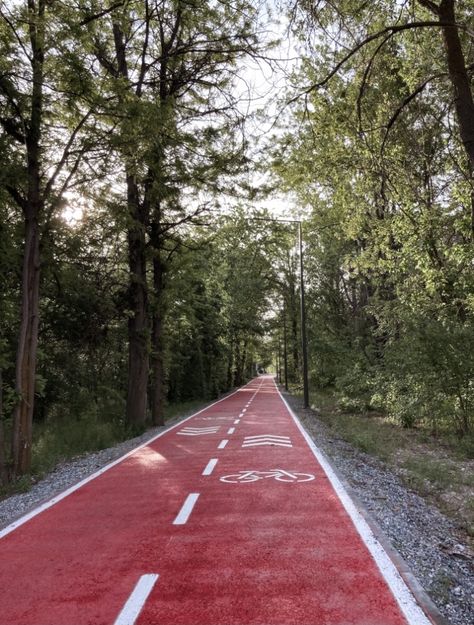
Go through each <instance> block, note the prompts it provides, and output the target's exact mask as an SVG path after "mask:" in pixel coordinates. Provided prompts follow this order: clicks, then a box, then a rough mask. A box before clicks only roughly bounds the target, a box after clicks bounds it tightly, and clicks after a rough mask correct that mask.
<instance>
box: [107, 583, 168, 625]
mask: <svg viewBox="0 0 474 625" xmlns="http://www.w3.org/2000/svg"><path fill="white" fill-rule="evenodd" d="M158 578H159V575H158V574H157V573H148V574H147V575H142V576H141V577H140V579H139V580H138V582H137V583H136V585H135V588H134V589H133V590H132V593H131V595H130V596H129V598H128V599H127V602H126V603H125V605H124V606H123V608H122V610H121V612H120V614H119V615H118V616H117V618H116V619H115V621H114V625H134V623H135V621H136V620H137V618H138V617H139V615H140V612H141V611H142V609H143V606H144V605H145V602H146V600H147V599H148V596H149V594H150V593H151V591H152V590H153V586H154V585H155V584H156V581H157V579H158Z"/></svg>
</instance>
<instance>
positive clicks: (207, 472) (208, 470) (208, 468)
mask: <svg viewBox="0 0 474 625" xmlns="http://www.w3.org/2000/svg"><path fill="white" fill-rule="evenodd" d="M216 464H217V458H212V460H209V462H208V463H207V465H206V468H205V469H204V471H203V472H202V475H211V473H212V472H213V471H214V468H215V466H216Z"/></svg>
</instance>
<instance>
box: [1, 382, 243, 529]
mask: <svg viewBox="0 0 474 625" xmlns="http://www.w3.org/2000/svg"><path fill="white" fill-rule="evenodd" d="M246 386H247V384H245V385H244V386H241V387H240V388H238V389H236V390H235V391H233V392H232V393H229V395H226V396H225V397H222V398H221V399H218V400H217V401H215V402H213V403H212V404H209V405H208V406H205V407H204V408H201V410H198V411H197V412H195V413H194V414H192V415H190V416H189V417H186V419H183V420H182V421H179V422H178V423H175V424H174V425H171V426H170V427H168V428H166V429H165V430H163V432H160V433H159V434H156V436H152V437H151V438H150V439H149V440H147V441H145V442H144V443H142V444H141V445H138V447H134V448H133V449H132V450H130V451H129V452H127V453H126V454H124V455H123V456H120V458H117V460H114V461H113V462H110V463H109V464H106V465H105V467H102V468H101V469H99V470H98V471H96V472H95V473H92V474H91V475H89V476H88V477H86V478H84V479H83V480H81V481H80V482H78V483H77V484H74V486H70V487H69V488H67V489H66V490H65V491H63V492H62V493H59V494H58V495H55V496H54V497H52V498H51V499H49V500H48V501H45V502H44V503H42V504H41V505H40V506H38V507H37V508H34V509H33V510H31V512H28V513H27V514H24V515H23V516H22V517H20V518H19V519H17V520H16V521H13V523H10V524H9V525H7V526H6V527H5V528H3V529H2V530H0V538H3V537H4V536H6V535H7V534H10V532H13V531H14V530H16V529H17V528H18V527H20V526H21V525H23V524H24V523H26V522H27V521H29V520H30V519H32V518H33V517H35V516H36V515H38V514H40V513H41V512H43V511H44V510H47V509H48V508H51V507H52V506H54V505H55V504H57V503H58V502H59V501H61V500H62V499H64V498H65V497H67V496H68V495H70V494H71V493H73V492H74V491H76V490H79V488H81V487H82V486H84V485H85V484H87V483H88V482H91V481H92V480H94V479H95V478H96V477H99V475H102V473H105V472H106V471H108V470H109V469H111V468H112V467H114V466H115V465H116V464H120V463H121V462H123V461H124V460H126V459H127V458H128V457H129V456H132V455H133V454H134V453H135V452H137V451H139V450H140V449H142V448H143V447H146V446H147V445H149V444H150V443H152V442H153V441H155V440H156V439H157V438H160V436H164V435H165V434H167V433H168V432H171V430H174V429H175V428H178V427H180V426H181V425H183V423H186V421H189V419H192V418H193V417H195V416H197V415H198V414H201V412H205V411H206V410H208V409H209V408H212V406H215V405H216V404H219V403H220V402H222V401H225V400H226V399H228V398H229V397H232V395H235V394H236V393H238V392H239V391H240V390H241V389H243V388H245V387H246Z"/></svg>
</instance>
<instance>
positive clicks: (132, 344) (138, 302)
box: [126, 173, 150, 425]
mask: <svg viewBox="0 0 474 625" xmlns="http://www.w3.org/2000/svg"><path fill="white" fill-rule="evenodd" d="M127 202H128V209H129V212H130V218H131V222H132V225H131V226H129V228H128V233H127V235H128V262H129V270H130V277H129V280H130V284H129V307H130V313H131V314H130V317H129V320H128V390H127V412H126V417H127V422H128V423H129V424H131V425H142V424H144V423H145V420H146V406H147V384H148V372H149V339H150V328H149V315H148V293H147V282H146V275H147V272H146V242H145V225H146V215H144V211H143V207H141V206H140V198H139V194H138V187H137V184H136V181H135V178H134V176H133V175H132V174H130V173H128V174H127Z"/></svg>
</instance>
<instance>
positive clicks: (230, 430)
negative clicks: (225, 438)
mask: <svg viewBox="0 0 474 625" xmlns="http://www.w3.org/2000/svg"><path fill="white" fill-rule="evenodd" d="M234 432H235V428H229V429H228V430H227V434H233V433H234Z"/></svg>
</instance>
